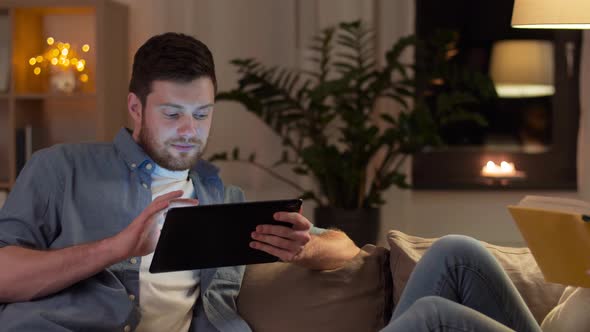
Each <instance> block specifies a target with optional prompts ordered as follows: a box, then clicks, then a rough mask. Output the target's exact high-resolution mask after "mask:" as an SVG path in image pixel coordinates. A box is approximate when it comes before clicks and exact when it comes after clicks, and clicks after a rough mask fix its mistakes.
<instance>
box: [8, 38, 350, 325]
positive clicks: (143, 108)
mask: <svg viewBox="0 0 590 332" xmlns="http://www.w3.org/2000/svg"><path fill="white" fill-rule="evenodd" d="M216 86H217V84H216V78H215V70H214V65H213V58H212V55H211V53H210V51H209V50H208V48H207V47H206V46H205V45H204V44H203V43H201V42H200V41H198V40H196V39H194V38H192V37H189V36H186V35H182V34H175V33H167V34H163V35H159V36H155V37H153V38H151V39H150V40H148V41H147V42H146V43H145V44H144V45H143V46H141V47H140V49H139V50H138V51H137V53H136V54H135V58H134V64H133V72H132V77H131V82H130V85H129V96H128V100H127V108H128V111H129V114H130V115H131V118H132V119H133V123H134V130H133V132H132V133H130V132H129V131H128V130H126V129H122V130H121V131H120V132H119V133H118V134H117V137H116V138H115V140H114V142H113V143H112V144H71V145H57V146H54V147H51V148H48V149H45V150H41V151H39V152H37V153H36V154H35V155H34V156H33V158H32V159H31V161H30V162H29V163H28V164H27V165H26V166H25V168H24V169H23V171H22V172H21V174H20V176H19V178H18V179H17V181H16V184H15V186H14V188H13V190H12V192H11V193H10V195H9V197H8V199H7V200H6V203H5V205H4V207H3V209H2V210H1V211H0V266H1V267H2V272H1V273H0V303H6V304H3V305H0V326H2V330H3V331H17V330H18V331H37V330H39V331H40V330H42V331H90V330H91V331H116V330H119V331H131V330H136V329H137V330H138V331H218V330H219V331H248V330H249V327H248V326H247V324H246V323H245V322H244V321H243V320H242V319H240V317H239V316H238V315H237V313H236V302H235V299H236V296H237V294H238V292H239V288H240V283H241V279H242V275H243V271H244V267H243V266H239V267H228V268H219V269H206V270H198V271H183V272H174V273H165V274H150V273H149V272H148V270H147V269H148V267H149V262H150V261H151V255H152V254H151V253H152V252H153V251H154V248H155V243H156V242H157V237H158V232H159V230H158V222H159V221H161V219H162V215H163V213H164V212H165V211H166V209H167V208H168V207H170V205H171V204H172V205H173V204H184V205H187V204H188V205H194V204H215V203H222V202H236V201H241V200H243V194H242V192H241V191H240V190H239V189H237V188H235V187H224V185H223V184H222V182H221V179H220V178H219V176H218V174H217V173H218V172H217V169H216V168H215V167H214V166H212V165H210V164H208V163H206V162H205V161H203V160H199V156H200V153H201V152H202V151H203V149H204V147H205V145H206V143H207V138H208V136H209V130H210V128H211V121H212V118H213V113H214V101H215V100H214V98H215V92H216ZM274 217H275V219H277V220H281V221H285V222H289V223H292V224H293V228H288V227H279V226H272V225H264V226H260V227H258V228H257V229H256V232H254V233H253V234H252V238H253V241H252V242H251V246H252V247H253V248H255V249H258V250H262V251H265V252H267V253H270V254H272V255H275V256H277V257H279V258H280V259H282V260H283V261H289V262H294V263H297V264H300V265H303V266H307V267H309V268H312V269H331V268H336V267H339V266H341V265H342V264H343V263H344V262H346V261H347V260H348V259H350V258H351V257H353V256H354V255H356V254H357V253H358V251H359V249H358V248H357V247H356V246H354V244H353V243H352V241H350V239H348V237H347V236H346V235H344V234H343V233H341V232H337V231H323V230H319V229H315V228H313V227H312V226H311V224H310V222H309V221H308V220H307V219H306V218H305V217H303V216H302V215H301V214H299V213H286V212H282V213H277V214H276V215H275V216H274ZM211 222H213V221H211ZM220 250H223V248H220ZM227 254H228V255H231V253H229V252H228V253H227Z"/></svg>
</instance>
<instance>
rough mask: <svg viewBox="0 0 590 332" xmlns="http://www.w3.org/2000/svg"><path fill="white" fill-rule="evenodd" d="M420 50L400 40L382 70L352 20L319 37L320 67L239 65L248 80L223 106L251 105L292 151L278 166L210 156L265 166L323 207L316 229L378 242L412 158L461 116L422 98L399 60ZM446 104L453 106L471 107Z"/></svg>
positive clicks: (363, 30)
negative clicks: (386, 209)
mask: <svg viewBox="0 0 590 332" xmlns="http://www.w3.org/2000/svg"><path fill="white" fill-rule="evenodd" d="M418 44H419V43H418V41H417V39H416V38H415V37H413V36H409V37H405V38H402V39H400V40H399V41H397V43H395V44H394V45H393V46H392V47H391V48H390V49H389V50H388V51H387V53H386V57H385V59H386V61H385V64H384V65H383V66H382V68H378V67H377V66H376V54H375V50H374V46H373V32H372V31H371V30H370V29H368V28H367V27H365V26H364V24H362V23H361V22H360V21H354V22H347V23H341V24H339V25H338V26H336V27H332V28H328V29H325V30H323V31H322V32H321V33H320V34H319V35H318V36H316V37H315V38H314V39H313V42H312V45H311V47H310V51H311V52H312V53H313V54H314V56H313V57H312V58H311V61H313V62H314V63H315V65H316V70H314V71H305V72H303V71H297V70H291V69H285V68H278V67H267V66H265V65H263V64H261V63H259V62H258V61H256V60H254V59H236V60H233V61H232V62H231V63H232V64H233V65H235V66H236V67H237V70H238V73H239V74H240V78H239V82H238V87H237V88H235V89H233V90H231V91H227V92H221V93H219V94H218V96H217V100H227V101H235V102H238V103H240V104H242V105H243V106H245V108H246V109H247V110H248V111H249V112H252V113H253V114H255V115H256V116H257V117H259V118H260V119H261V120H262V121H264V123H266V124H267V125H268V126H269V127H270V128H272V130H273V131H274V132H275V133H276V134H277V135H278V136H279V137H280V138H281V140H282V145H283V147H284V150H283V152H282V154H281V156H279V158H278V161H277V162H276V163H275V164H274V165H263V164H260V163H258V162H257V161H256V156H255V154H254V153H252V154H250V155H248V156H241V155H240V151H239V149H237V148H235V149H234V150H233V152H232V153H227V152H221V153H215V154H213V155H212V156H211V158H210V159H209V160H210V161H215V160H233V161H241V162H247V163H251V164H253V165H255V166H257V167H259V168H262V169H264V170H266V171H268V172H269V173H270V174H271V175H273V176H275V177H277V178H279V179H281V180H283V181H284V182H286V183H288V184H290V185H292V186H294V187H295V188H297V189H298V190H300V191H301V197H302V198H304V199H311V200H314V201H315V202H316V203H317V204H318V207H317V208H316V211H315V218H314V219H315V224H316V225H317V226H320V227H337V228H339V229H341V230H343V231H345V232H346V233H347V234H349V236H350V237H351V238H352V239H353V240H355V242H356V243H357V244H359V245H363V244H365V243H375V241H376V237H377V232H378V229H379V206H380V205H382V204H383V203H384V200H383V197H382V195H383V192H384V191H385V190H387V189H388V188H390V187H391V186H397V187H400V188H407V187H408V182H407V181H406V174H405V172H404V168H403V165H404V161H405V160H406V159H407V158H408V157H409V156H411V155H412V154H414V153H416V152H418V151H421V150H422V149H424V148H425V147H427V146H433V145H438V144H440V143H441V141H440V136H439V134H438V129H439V127H440V123H441V121H442V122H445V123H448V122H449V121H451V120H452V118H453V112H448V110H446V109H445V111H444V112H446V113H445V114H442V113H437V112H433V111H432V110H431V109H430V108H429V107H428V106H427V103H425V102H424V98H422V97H421V96H420V95H419V94H418V93H417V92H416V86H417V84H416V79H415V78H414V75H413V70H414V66H413V65H412V64H406V63H403V62H402V60H401V59H400V56H401V55H402V53H403V52H404V51H405V50H406V49H408V48H409V47H411V46H417V45H418ZM382 99H389V100H392V101H394V102H395V103H396V104H397V105H399V107H398V109H396V110H392V109H390V108H384V107H378V102H379V101H380V100H382ZM448 99H449V100H447V101H446V104H445V106H453V104H455V105H454V106H460V105H461V104H462V103H465V102H470V101H469V100H467V99H466V98H448ZM447 108H448V107H447ZM458 108H459V107H458ZM460 113H461V112H457V115H458V116H459V117H460V116H461V114H460ZM284 164H288V165H291V166H292V171H293V173H295V174H298V175H307V176H311V177H313V179H314V180H315V181H314V182H315V183H316V184H317V186H316V188H309V189H305V188H302V187H301V186H300V185H299V184H297V183H296V182H294V181H292V180H290V179H287V178H285V177H283V176H281V175H279V174H278V173H276V172H274V171H273V168H274V167H276V166H278V165H284Z"/></svg>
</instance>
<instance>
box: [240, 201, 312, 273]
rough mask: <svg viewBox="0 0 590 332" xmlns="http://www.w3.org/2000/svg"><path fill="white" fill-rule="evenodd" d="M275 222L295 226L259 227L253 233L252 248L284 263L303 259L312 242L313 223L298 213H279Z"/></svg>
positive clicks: (275, 215) (276, 214) (275, 217)
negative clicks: (303, 253)
mask: <svg viewBox="0 0 590 332" xmlns="http://www.w3.org/2000/svg"><path fill="white" fill-rule="evenodd" d="M273 217H274V219H275V220H278V221H284V222H287V223H290V224H293V227H292V228H289V227H285V226H278V225H259V226H258V227H256V231H255V232H252V239H254V241H252V242H250V247H252V248H254V249H258V250H261V251H264V252H266V253H269V254H271V255H273V256H276V257H278V258H280V259H281V260H282V261H284V262H293V261H297V260H299V259H300V258H301V253H302V252H303V251H304V248H305V245H306V244H307V243H308V242H309V241H310V240H311V235H310V233H309V231H310V229H311V222H310V221H309V220H307V218H305V217H304V216H303V215H301V214H300V213H298V212H277V213H275V214H274V215H273Z"/></svg>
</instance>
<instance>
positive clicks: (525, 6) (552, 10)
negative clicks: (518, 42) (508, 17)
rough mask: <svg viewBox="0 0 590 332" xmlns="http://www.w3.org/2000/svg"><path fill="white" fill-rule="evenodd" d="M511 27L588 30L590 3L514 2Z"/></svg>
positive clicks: (568, 0)
mask: <svg viewBox="0 0 590 332" xmlns="http://www.w3.org/2000/svg"><path fill="white" fill-rule="evenodd" d="M512 27H514V28H532V29H590V1H589V0H514V10H513V11H512Z"/></svg>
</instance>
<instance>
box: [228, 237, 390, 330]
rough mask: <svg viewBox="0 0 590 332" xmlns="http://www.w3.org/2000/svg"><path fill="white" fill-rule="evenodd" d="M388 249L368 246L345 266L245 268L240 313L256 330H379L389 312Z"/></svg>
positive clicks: (251, 266) (386, 320)
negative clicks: (314, 268) (325, 267)
mask: <svg viewBox="0 0 590 332" xmlns="http://www.w3.org/2000/svg"><path fill="white" fill-rule="evenodd" d="M392 294H393V290H392V285H391V274H390V272H389V250H387V249H386V248H382V247H375V246H373V245H366V246H364V247H363V248H362V250H361V251H360V253H359V254H358V255H357V256H356V257H354V258H353V259H352V260H351V261H350V262H348V263H347V264H346V265H345V266H343V267H341V268H339V269H335V270H329V271H312V270H308V269H305V268H302V267H299V266H297V265H295V264H287V263H271V264H259V265H249V266H247V267H246V272H245V274H244V280H243V282H242V289H241V290H240V295H239V297H238V300H237V305H238V312H239V313H240V316H241V317H243V318H244V319H245V320H246V322H248V324H249V325H250V327H251V328H252V329H253V331H255V332H266V331H269V332H271V331H272V332H276V331H281V332H290V331H298V332H299V331H323V332H329V331H339V332H343V331H355V332H356V331H378V330H380V329H381V328H382V327H383V326H384V325H385V323H386V322H388V321H389V319H390V317H391V313H392V308H393V304H392Z"/></svg>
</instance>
